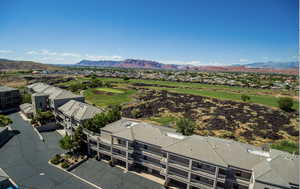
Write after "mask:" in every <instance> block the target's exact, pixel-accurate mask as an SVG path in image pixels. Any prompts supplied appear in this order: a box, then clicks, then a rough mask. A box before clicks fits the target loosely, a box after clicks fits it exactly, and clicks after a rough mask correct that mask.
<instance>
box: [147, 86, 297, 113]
mask: <svg viewBox="0 0 300 189" xmlns="http://www.w3.org/2000/svg"><path fill="white" fill-rule="evenodd" d="M147 88H151V89H155V90H167V91H170V92H175V93H182V94H192V95H200V96H207V97H213V98H218V99H224V100H234V101H241V95H242V94H247V93H241V94H236V93H230V92H224V91H212V90H200V89H184V88H166V87H147ZM249 96H250V101H249V102H252V103H257V104H262V105H266V106H272V107H278V103H277V101H278V98H277V97H274V96H269V95H249ZM293 108H294V109H296V110H298V109H299V101H294V106H293Z"/></svg>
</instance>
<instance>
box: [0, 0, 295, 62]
mask: <svg viewBox="0 0 300 189" xmlns="http://www.w3.org/2000/svg"><path fill="white" fill-rule="evenodd" d="M298 11H299V4H298V0H1V1H0V58H8V59H16V60H33V61H37V62H42V63H53V64H74V63H77V62H79V61H80V60H82V59H88V60H123V59H126V58H137V59H144V60H155V61H160V62H162V63H171V64H193V65H231V64H246V63H251V62H258V61H259V62H266V61H281V62H282V61H295V60H297V56H298V30H299V25H298V22H299V20H298V19H299V18H298V16H299V13H298Z"/></svg>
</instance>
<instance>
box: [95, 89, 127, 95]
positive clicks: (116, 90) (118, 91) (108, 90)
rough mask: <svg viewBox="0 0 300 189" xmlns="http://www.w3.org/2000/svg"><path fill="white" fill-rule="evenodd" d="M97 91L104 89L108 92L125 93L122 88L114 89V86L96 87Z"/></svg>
mask: <svg viewBox="0 0 300 189" xmlns="http://www.w3.org/2000/svg"><path fill="white" fill-rule="evenodd" d="M96 90H97V91H103V92H108V93H118V94H121V93H124V91H122V90H120V89H113V88H96Z"/></svg>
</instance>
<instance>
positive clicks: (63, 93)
mask: <svg viewBox="0 0 300 189" xmlns="http://www.w3.org/2000/svg"><path fill="white" fill-rule="evenodd" d="M27 87H28V88H30V89H32V90H33V91H35V92H36V93H44V94H47V95H49V98H50V99H64V98H76V97H82V95H77V94H74V93H72V92H70V91H67V90H64V89H61V88H58V87H54V86H51V85H48V84H46V83H34V84H31V85H28V86H27Z"/></svg>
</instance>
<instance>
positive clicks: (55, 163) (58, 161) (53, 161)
mask: <svg viewBox="0 0 300 189" xmlns="http://www.w3.org/2000/svg"><path fill="white" fill-rule="evenodd" d="M60 161H61V156H60V155H59V154H56V155H55V156H54V157H53V158H52V159H51V160H50V162H51V163H53V164H54V165H57V164H59V163H60Z"/></svg>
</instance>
